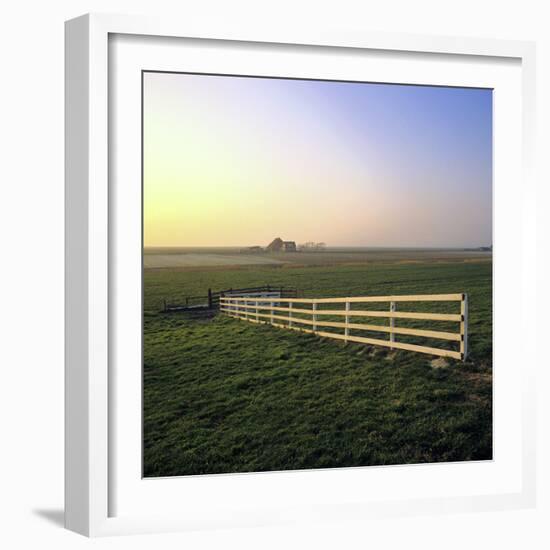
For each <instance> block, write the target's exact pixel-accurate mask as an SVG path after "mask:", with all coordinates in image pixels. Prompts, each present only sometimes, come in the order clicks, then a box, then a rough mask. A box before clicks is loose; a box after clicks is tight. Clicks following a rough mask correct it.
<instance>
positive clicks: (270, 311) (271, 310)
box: [269, 302, 274, 324]
mask: <svg viewBox="0 0 550 550" xmlns="http://www.w3.org/2000/svg"><path fill="white" fill-rule="evenodd" d="M273 305H274V304H273V302H271V309H270V310H269V313H270V315H271V318H270V319H269V322H270V324H273Z"/></svg>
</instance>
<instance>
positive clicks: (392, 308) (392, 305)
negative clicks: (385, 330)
mask: <svg viewBox="0 0 550 550" xmlns="http://www.w3.org/2000/svg"><path fill="white" fill-rule="evenodd" d="M396 309H397V306H396V304H395V302H390V313H395V311H396ZM394 328H395V319H394V318H393V317H390V342H395V334H394V333H393V329H394Z"/></svg>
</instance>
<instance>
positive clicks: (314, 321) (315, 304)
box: [311, 302, 317, 332]
mask: <svg viewBox="0 0 550 550" xmlns="http://www.w3.org/2000/svg"><path fill="white" fill-rule="evenodd" d="M311 308H312V309H313V311H314V313H313V332H316V331H317V314H316V313H315V311H317V302H313V304H312V306H311Z"/></svg>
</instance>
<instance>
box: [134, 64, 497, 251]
mask: <svg viewBox="0 0 550 550" xmlns="http://www.w3.org/2000/svg"><path fill="white" fill-rule="evenodd" d="M283 224H284V228H285V229H284V232H280V228H281V226H282V225H283ZM320 228H322V229H320ZM250 236H253V238H252V239H251V238H250ZM276 236H280V237H281V238H282V239H284V240H293V241H295V242H296V243H297V244H298V243H302V242H307V241H315V242H318V241H325V242H327V246H329V247H330V248H343V247H349V248H369V247H371V248H478V247H481V246H491V245H492V92H491V90H480V89H464V88H442V87H430V86H406V85H388V84H367V83H348V82H326V81H305V80H287V79H266V78H247V77H225V76H206V75H187V74H164V73H145V74H144V245H145V246H146V247H147V248H153V247H172V248H174V247H175V248H178V247H181V248H185V247H199V248H201V247H234V248H238V247H246V246H253V245H260V246H266V245H267V244H268V243H269V242H271V240H273V238H274V237H276ZM365 241H367V244H365ZM333 242H334V243H348V244H331V243H333Z"/></svg>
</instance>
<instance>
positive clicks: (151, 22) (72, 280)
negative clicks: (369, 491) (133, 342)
mask: <svg viewBox="0 0 550 550" xmlns="http://www.w3.org/2000/svg"><path fill="white" fill-rule="evenodd" d="M111 33H120V34H136V35H153V36H171V37H188V38H190V37H192V38H207V39H216V40H238V41H247V42H269V43H279V44H300V45H315V46H331V47H335V46H336V47H347V48H370V49H383V50H394V51H395V50H397V51H414V52H425V53H440V54H459V55H475V56H492V57H508V58H516V59H520V60H521V62H522V80H523V152H522V153H523V163H524V169H523V185H524V186H526V195H525V197H526V202H527V203H528V204H525V205H524V206H525V208H530V209H531V208H532V210H531V211H534V206H533V205H534V204H536V196H535V195H536V189H535V185H534V182H533V173H532V167H533V163H534V159H533V156H534V127H535V44H534V43H533V42H523V41H522V42H520V41H509V40H493V39H482V38H457V37H434V36H423V35H404V34H390V33H380V32H364V31H360V32H359V31H350V32H342V31H339V32H330V31H328V32H317V31H315V32H311V31H308V30H299V31H293V30H284V29H279V30H278V31H277V35H276V36H274V35H273V30H272V29H267V30H266V31H265V32H264V31H263V30H262V29H260V28H258V26H255V27H254V28H253V29H249V30H247V31H243V30H237V31H234V30H231V29H223V30H220V31H218V30H217V29H215V28H197V27H196V26H193V24H192V23H189V24H188V23H187V22H186V23H185V24H180V23H179V22H177V21H176V22H174V21H173V20H166V19H155V18H149V17H138V16H122V15H106V14H105V15H103V14H101V15H96V14H93V15H92V14H88V15H83V16H81V17H78V18H76V19H72V20H70V21H67V22H66V24H65V80H66V84H65V276H66V278H65V281H66V282H65V526H66V528H68V529H70V530H72V531H75V532H77V533H80V534H83V535H87V536H98V535H109V534H121V533H137V532H151V531H155V530H163V531H176V530H179V529H181V528H185V526H184V525H183V524H182V523H178V522H177V521H175V522H174V521H162V520H159V521H153V520H152V521H151V522H150V524H148V525H144V524H143V518H142V521H141V522H140V525H136V524H135V522H132V521H131V520H130V519H129V518H124V519H123V518H109V516H108V487H109V479H108V475H109V468H108V463H109V456H108V448H109V444H108V442H109V430H108V403H109V391H108V363H109V358H108V279H109V277H108V251H109V242H108V210H109V205H108V47H107V43H108V35H109V34H111ZM527 229H528V231H527V233H528V234H527V235H524V242H525V243H527V242H529V241H531V240H532V242H534V235H535V220H532V221H531V222H529V227H528V228H527ZM528 253H529V255H530V258H529V259H531V260H532V259H533V258H532V255H533V254H534V248H533V247H529V252H528ZM523 260H524V261H526V260H527V258H525V257H524V258H523ZM532 303H534V302H532ZM525 385H526V386H525V387H524V388H523V389H524V396H529V397H530V399H524V406H523V415H524V422H523V426H524V430H523V433H524V440H523V454H522V458H523V466H522V468H523V472H522V478H523V486H522V491H521V493H518V494H513V495H502V496H498V497H489V496H485V497H483V496H481V497H476V499H449V500H447V501H446V502H445V506H442V507H441V508H442V509H444V511H445V512H450V511H464V510H466V509H468V510H470V511H474V510H476V509H479V510H482V509H487V505H488V504H489V505H490V506H491V507H492V508H493V509H503V508H506V509H511V508H521V507H528V506H533V505H534V503H535V467H536V464H535V450H536V445H535V432H536V426H535V422H534V420H535V401H534V395H535V380H534V369H532V368H531V369H530V370H529V372H528V376H526V377H525ZM526 419H528V420H529V421H528V422H527V421H525V420H526ZM474 500H475V501H476V502H478V506H476V505H474ZM415 507H416V513H425V512H427V513H430V512H433V508H431V507H430V504H429V503H428V502H426V506H423V505H416V504H415ZM366 511H367V509H363V507H362V506H361V505H357V506H355V507H354V509H353V510H351V509H350V510H349V516H350V518H351V519H358V518H360V517H362V514H363V513H365V512H366ZM379 512H380V514H382V515H385V516H388V515H405V514H406V506H405V507H403V505H398V504H395V505H389V504H388V503H381V505H380V506H379ZM380 514H376V515H380ZM195 528H197V527H195Z"/></svg>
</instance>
